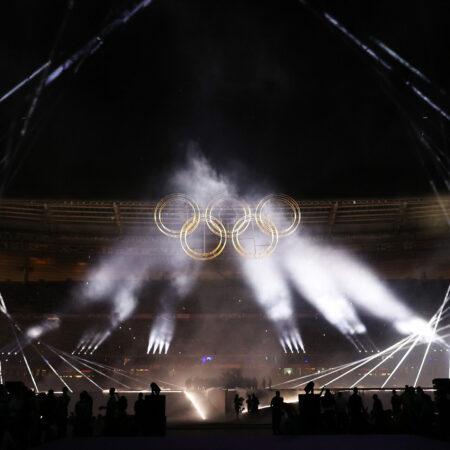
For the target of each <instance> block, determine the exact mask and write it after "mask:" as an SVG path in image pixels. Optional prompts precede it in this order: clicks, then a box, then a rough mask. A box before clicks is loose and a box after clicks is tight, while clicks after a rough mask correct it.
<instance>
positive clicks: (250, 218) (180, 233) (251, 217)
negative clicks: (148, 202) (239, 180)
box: [153, 194, 301, 260]
mask: <svg viewBox="0 0 450 450" xmlns="http://www.w3.org/2000/svg"><path fill="white" fill-rule="evenodd" d="M227 200H228V201H229V200H231V201H233V202H235V203H237V204H238V205H239V209H241V210H242V216H241V217H239V218H238V219H237V220H236V221H235V223H234V225H233V227H232V229H231V231H230V230H227V228H226V227H225V225H224V223H223V222H222V220H221V219H219V218H218V217H217V215H216V214H215V211H216V210H217V209H219V208H220V206H219V205H220V203H221V202H223V201H227ZM174 202H182V203H184V204H185V205H186V208H185V209H183V210H180V209H179V207H178V208H177V207H174V206H173V203H174ZM271 202H277V203H282V204H283V205H284V206H285V207H287V208H288V209H289V210H290V215H291V216H292V217H291V219H290V221H289V222H288V224H284V223H283V226H282V228H281V229H279V228H278V226H277V225H276V224H275V223H274V221H273V220H272V216H276V214H277V211H276V210H275V208H273V209H271V208H270V203H271ZM171 204H172V209H171V208H170V205H171ZM285 209H286V208H283V210H282V215H283V217H284V210H285ZM164 212H165V214H166V217H167V219H166V221H170V219H171V218H172V219H173V218H174V217H175V216H179V215H180V212H181V213H182V214H186V219H185V221H184V222H183V224H182V225H181V227H178V228H173V225H171V224H170V223H169V225H167V224H166V223H164V220H163V213H164ZM153 216H154V220H155V223H156V226H157V228H158V229H159V231H161V233H163V234H165V235H166V236H168V237H171V238H176V239H180V243H181V248H182V249H183V251H184V252H185V253H186V254H187V255H188V256H190V257H191V258H193V259H197V260H209V259H214V258H216V257H217V256H219V255H220V254H221V253H222V252H223V251H224V249H225V246H226V243H227V240H228V239H231V241H232V244H233V247H234V249H235V250H236V252H237V253H238V254H239V255H241V256H244V257H248V258H262V257H265V256H269V255H271V254H272V253H273V252H274V251H275V248H276V246H277V244H278V239H279V238H281V237H285V236H289V235H291V234H292V233H294V232H295V231H296V230H297V228H298V226H299V225H300V220H301V212H300V206H299V204H298V202H297V201H296V200H294V199H293V198H292V197H289V196H288V195H285V194H271V195H268V196H266V197H264V198H263V199H262V200H260V201H259V203H258V204H257V206H256V209H255V212H254V213H252V210H251V208H250V206H249V205H248V204H247V203H246V202H244V201H243V200H240V199H237V198H233V197H228V196H220V197H216V198H215V199H213V200H212V201H211V202H210V203H209V204H208V206H207V207H206V209H205V213H204V214H202V213H201V212H200V207H199V206H198V204H197V203H196V202H195V201H194V200H192V199H191V198H190V197H188V196H187V195H185V194H171V195H168V196H166V197H164V198H162V199H161V200H160V201H159V202H158V203H157V205H156V207H155V211H154V214H153ZM201 222H205V224H206V226H207V227H208V229H209V230H210V231H211V232H212V233H213V234H214V235H216V236H217V237H218V238H219V241H218V243H217V245H216V246H215V247H214V248H213V249H212V250H211V251H203V252H202V251H198V250H195V249H193V248H192V247H191V246H190V245H189V241H188V237H189V235H191V234H192V233H193V232H194V231H195V230H196V229H197V228H198V226H199V225H200V223H201ZM252 222H254V223H255V224H256V226H257V227H258V229H259V230H260V231H261V232H263V233H264V234H267V235H269V236H270V242H269V244H268V246H267V247H265V248H264V249H263V250H258V249H257V248H256V245H255V246H254V250H253V251H250V250H248V249H246V248H245V247H244V246H243V245H242V243H241V241H240V237H239V236H240V235H241V234H242V233H244V232H245V231H246V230H247V229H248V227H249V225H250V224H251V223H252ZM171 226H172V228H171Z"/></svg>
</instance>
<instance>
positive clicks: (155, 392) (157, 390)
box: [150, 382, 161, 395]
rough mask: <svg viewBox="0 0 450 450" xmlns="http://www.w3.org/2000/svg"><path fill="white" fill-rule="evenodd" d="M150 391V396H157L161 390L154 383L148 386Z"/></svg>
mask: <svg viewBox="0 0 450 450" xmlns="http://www.w3.org/2000/svg"><path fill="white" fill-rule="evenodd" d="M150 389H151V391H152V395H159V394H160V392H161V388H160V387H159V386H158V385H157V384H156V383H155V382H153V383H151V384H150Z"/></svg>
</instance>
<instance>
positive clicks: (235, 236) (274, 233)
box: [231, 217, 279, 259]
mask: <svg viewBox="0 0 450 450" xmlns="http://www.w3.org/2000/svg"><path fill="white" fill-rule="evenodd" d="M253 219H254V217H250V218H248V219H246V220H247V221H248V222H249V223H250V222H251V221H252V220H253ZM262 220H263V221H264V222H265V226H267V228H268V229H270V235H271V241H270V244H269V246H268V247H267V248H266V249H265V250H264V251H263V252H261V253H260V254H258V253H254V254H250V253H249V252H248V251H247V250H245V249H244V247H243V246H242V244H241V242H240V240H239V235H240V234H241V233H242V232H243V231H241V230H240V227H244V226H245V229H247V227H248V225H249V223H248V224H246V225H244V224H243V223H241V222H243V221H244V218H243V217H241V218H240V219H238V220H237V221H236V223H235V224H234V227H233V232H232V237H231V241H232V243H233V247H234V249H235V250H236V252H237V253H238V254H239V255H241V256H244V257H246V258H253V259H261V258H264V257H266V256H270V255H271V254H272V253H273V252H274V251H275V248H276V247H277V245H278V238H279V234H278V229H277V227H276V226H275V224H274V223H273V222H272V221H271V220H270V219H268V218H264V219H262ZM258 227H259V226H258ZM259 228H260V227H259ZM261 231H263V230H262V229H261ZM264 233H265V231H264ZM266 234H267V233H266Z"/></svg>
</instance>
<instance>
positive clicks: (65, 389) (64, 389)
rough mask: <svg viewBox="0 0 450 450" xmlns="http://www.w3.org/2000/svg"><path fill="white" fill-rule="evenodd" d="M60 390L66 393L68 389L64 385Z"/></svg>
mask: <svg viewBox="0 0 450 450" xmlns="http://www.w3.org/2000/svg"><path fill="white" fill-rule="evenodd" d="M62 392H63V394H67V393H68V392H69V389H68V388H67V386H64V387H63V388H62Z"/></svg>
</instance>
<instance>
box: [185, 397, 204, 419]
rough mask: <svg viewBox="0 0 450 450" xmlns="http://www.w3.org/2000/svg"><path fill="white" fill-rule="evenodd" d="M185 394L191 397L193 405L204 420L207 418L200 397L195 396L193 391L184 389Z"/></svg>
mask: <svg viewBox="0 0 450 450" xmlns="http://www.w3.org/2000/svg"><path fill="white" fill-rule="evenodd" d="M184 395H185V396H186V397H187V398H188V399H189V401H190V402H191V403H192V406H193V407H194V409H195V410H196V411H197V414H198V415H199V416H200V418H201V419H202V420H206V415H205V412H204V411H203V409H202V408H201V407H200V404H199V401H198V399H196V398H195V394H194V393H193V392H189V391H184Z"/></svg>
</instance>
